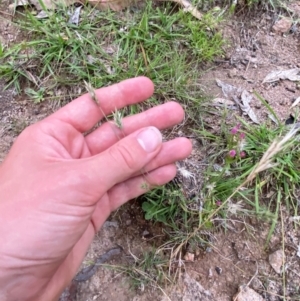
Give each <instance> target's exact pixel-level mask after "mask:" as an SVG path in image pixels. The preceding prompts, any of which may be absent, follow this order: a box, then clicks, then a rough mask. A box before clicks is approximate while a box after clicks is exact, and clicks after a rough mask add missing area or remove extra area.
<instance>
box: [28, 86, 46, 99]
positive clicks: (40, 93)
mask: <svg viewBox="0 0 300 301" xmlns="http://www.w3.org/2000/svg"><path fill="white" fill-rule="evenodd" d="M25 93H26V94H27V95H28V96H29V97H30V98H31V99H32V100H33V101H34V102H35V103H40V102H42V101H43V100H44V93H45V89H44V88H41V89H39V90H38V91H35V90H33V89H31V88H26V89H25Z"/></svg>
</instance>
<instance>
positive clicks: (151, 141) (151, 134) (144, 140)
mask: <svg viewBox="0 0 300 301" xmlns="http://www.w3.org/2000/svg"><path fill="white" fill-rule="evenodd" d="M137 140H138V142H139V144H140V145H141V147H142V148H143V149H144V150H145V151H146V152H147V153H151V152H154V151H155V150H156V149H157V147H158V146H159V145H160V144H161V142H162V136H161V133H160V131H159V130H158V129H157V128H155V127H149V128H147V129H145V130H143V131H142V132H140V133H139V134H138V136H137Z"/></svg>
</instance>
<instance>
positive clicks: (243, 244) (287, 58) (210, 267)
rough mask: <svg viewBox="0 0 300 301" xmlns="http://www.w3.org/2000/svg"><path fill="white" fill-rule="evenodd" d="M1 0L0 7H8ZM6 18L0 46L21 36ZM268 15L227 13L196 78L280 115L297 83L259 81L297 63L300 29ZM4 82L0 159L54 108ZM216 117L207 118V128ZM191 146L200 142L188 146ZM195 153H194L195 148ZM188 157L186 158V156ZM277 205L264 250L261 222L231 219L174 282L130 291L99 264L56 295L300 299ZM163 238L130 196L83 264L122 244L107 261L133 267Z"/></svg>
mask: <svg viewBox="0 0 300 301" xmlns="http://www.w3.org/2000/svg"><path fill="white" fill-rule="evenodd" d="M4 4H5V3H4ZM4 4H2V5H1V6H2V7H1V10H2V11H7V10H6V7H7V6H5V5H4ZM292 5H293V9H294V10H295V11H297V9H296V8H298V9H299V7H300V4H299V2H294V3H293V4H292ZM299 11H300V9H299ZM8 20H9V19H8V16H7V15H6V14H3V15H2V17H1V18H0V41H1V42H2V43H7V44H9V43H12V42H14V41H15V40H16V39H17V40H18V39H21V38H20V33H19V31H18V30H17V29H16V28H15V27H14V26H13V25H11V22H10V21H8ZM274 21H276V19H274V18H273V15H270V14H269V13H265V14H262V13H261V14H260V15H259V16H257V17H253V18H247V20H244V19H243V18H241V17H233V18H232V20H231V21H228V22H226V23H225V24H223V27H224V29H223V33H224V35H225V37H227V39H228V43H229V45H230V47H228V48H227V50H226V52H227V53H226V56H225V57H224V58H220V59H218V60H216V61H215V62H214V64H213V65H211V66H209V67H210V69H209V71H203V70H199V83H200V84H201V85H202V87H203V88H204V90H205V92H206V94H208V95H211V96H212V99H213V98H215V97H223V95H222V91H221V89H220V88H219V87H218V86H217V85H216V82H215V80H216V78H218V79H220V80H222V81H224V82H227V83H230V84H232V85H235V86H237V87H242V88H244V89H247V90H248V91H249V92H253V91H257V92H258V93H259V94H260V95H262V96H263V97H264V98H265V99H266V100H267V101H268V103H269V104H270V106H271V107H272V108H273V109H274V111H275V112H276V114H277V115H278V116H279V118H280V119H281V120H283V121H285V120H286V119H287V118H289V115H290V113H291V111H290V106H291V104H292V103H293V101H294V100H295V99H296V98H297V97H299V96H300V90H299V86H298V83H297V82H292V81H287V80H285V81H279V82H277V83H273V84H262V81H263V79H264V77H265V76H266V75H267V74H268V73H269V72H271V71H274V70H280V69H289V68H296V67H300V55H299V32H298V29H297V30H296V31H295V32H293V33H290V32H288V33H287V34H278V33H274V32H272V25H273V23H274ZM4 86H5V83H4V82H3V81H2V82H0V162H1V161H2V160H3V159H4V158H5V155H6V154H7V152H8V151H9V148H10V146H11V145H12V143H13V141H14V140H15V138H16V137H17V136H18V134H19V133H20V132H21V131H22V130H23V129H24V128H25V127H26V126H28V125H29V124H32V123H34V122H36V121H38V120H40V119H42V118H44V117H45V116H47V115H49V114H51V113H52V112H53V111H55V110H56V109H57V108H58V105H57V104H55V105H54V104H53V103H50V102H44V103H42V104H39V105H37V104H34V103H33V102H32V101H31V100H30V99H28V98H27V97H26V96H24V95H23V96H16V95H15V92H14V90H13V89H8V90H4V89H3V88H4ZM251 107H252V108H253V109H254V111H255V113H256V114H257V116H258V118H259V121H260V122H264V121H266V120H269V117H268V112H267V111H266V109H265V108H264V107H263V106H262V105H261V103H260V102H259V101H258V100H257V99H255V98H254V100H253V102H252V103H251ZM244 118H248V117H247V116H245V117H244ZM216 122H217V121H216V120H215V119H214V118H212V119H211V123H212V126H214V123H216ZM195 147H196V148H199V147H200V146H199V145H197V144H195ZM194 153H195V154H197V153H198V154H199V153H201V149H196V150H195V151H194ZM189 160H191V161H192V160H193V157H191V158H190V159H189ZM187 162H189V161H187ZM187 164H189V163H187ZM281 210H282V215H283V220H282V221H281V223H282V224H278V225H277V227H276V229H275V231H274V235H273V237H272V239H271V242H270V245H269V247H268V248H265V242H266V237H267V234H268V230H269V228H268V225H267V224H264V223H263V222H259V223H258V222H257V221H255V220H244V221H241V220H238V219H232V220H230V221H229V224H230V227H229V229H228V230H227V232H226V233H225V232H224V231H219V232H217V233H214V234H213V235H211V242H212V244H213V247H212V248H206V249H203V248H202V247H200V246H199V248H198V250H195V254H194V255H195V260H194V261H193V262H185V263H184V266H183V267H182V268H181V271H180V272H181V274H180V276H179V281H178V282H177V283H176V284H174V285H169V286H166V287H164V288H163V291H162V290H160V289H157V288H154V287H152V286H151V285H148V286H146V287H140V288H139V289H137V290H136V289H135V290H134V289H132V288H131V280H130V278H129V277H128V276H127V275H126V273H124V272H121V270H120V269H118V268H114V267H111V268H109V267H107V266H99V268H98V270H97V272H96V273H95V274H94V275H93V276H92V278H91V279H89V280H87V281H83V282H80V283H77V282H75V281H74V282H73V284H72V287H71V289H69V290H68V291H66V292H64V295H63V296H62V297H61V300H62V301H66V300H69V301H75V300H77V301H90V300H99V301H100V300H101V301H102V300H120V301H129V300H134V301H150V300H151V301H153V300H164V301H165V300H172V301H173V300H174V301H177V300H178V301H179V300H184V301H187V300H202V301H206V300H216V301H227V300H235V297H234V296H235V294H236V293H237V292H238V289H239V287H240V286H242V285H246V286H249V287H250V288H252V289H254V290H255V291H256V292H257V293H258V294H259V295H260V296H261V297H262V299H261V300H266V301H277V300H278V301H279V300H300V285H299V283H300V258H299V257H300V254H299V253H300V251H299V248H300V247H299V246H300V232H299V230H297V229H295V227H294V224H293V220H292V219H291V218H290V217H289V216H288V214H287V213H286V212H285V209H284V207H282V208H281ZM282 229H283V230H282ZM164 238H165V234H164V232H163V226H162V225H160V224H155V225H154V224H152V223H151V222H149V221H146V220H145V219H144V217H143V212H142V211H141V206H140V203H139V202H138V201H131V202H129V203H128V204H126V205H125V206H123V207H122V208H121V209H120V210H118V211H117V212H115V213H114V214H113V215H112V216H111V218H110V220H109V221H108V222H106V223H105V225H104V226H103V228H102V229H101V231H99V233H98V234H97V236H96V237H95V239H94V241H93V243H92V245H91V247H90V250H89V252H88V253H87V255H86V259H85V261H84V263H83V267H84V266H88V265H89V264H90V263H91V262H93V261H95V260H96V259H97V258H98V257H99V256H100V255H102V254H104V253H105V252H107V251H108V250H110V249H112V248H114V247H116V246H120V247H121V248H122V252H121V255H119V256H116V257H112V258H111V259H110V260H108V261H107V262H106V264H107V265H110V266H126V265H132V264H133V263H134V258H135V257H137V258H142V254H143V252H145V251H149V250H151V249H152V247H153V246H158V245H160V243H162V242H163V241H164ZM283 242H284V247H283ZM277 250H282V251H283V253H284V255H285V257H284V265H285V272H284V274H282V273H280V274H278V273H276V272H275V270H274V269H273V268H272V267H271V265H270V263H269V255H270V254H271V253H273V252H274V251H277ZM297 252H298V255H297ZM283 275H284V277H285V279H284V277H283ZM284 295H285V299H284V298H283V297H282V296H284ZM249 300H250V299H249ZM251 300H252V299H251ZM253 300H254V299H253ZM255 300H256V299H255Z"/></svg>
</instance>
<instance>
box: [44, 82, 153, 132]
mask: <svg viewBox="0 0 300 301" xmlns="http://www.w3.org/2000/svg"><path fill="white" fill-rule="evenodd" d="M153 91H154V86H153V83H152V81H151V80H150V79H149V78H147V77H136V78H132V79H127V80H124V81H122V82H120V83H117V84H114V85H112V86H109V87H105V88H101V89H97V90H95V93H96V98H97V100H98V101H99V105H98V104H96V103H95V102H94V101H93V99H92V97H91V95H89V94H84V95H82V96H80V97H78V98H77V99H75V100H73V101H72V102H70V103H69V104H67V105H66V106H64V107H63V108H61V109H60V110H58V111H57V112H55V113H54V114H52V115H50V116H49V117H48V118H47V119H48V120H49V119H53V118H54V119H58V120H60V121H63V122H66V123H68V124H70V125H72V126H73V127H74V128H75V129H76V130H78V131H79V132H82V133H83V132H86V131H88V130H90V129H91V128H92V127H93V126H94V125H95V124H96V123H97V122H99V121H100V120H101V119H102V118H103V117H104V116H103V113H104V114H105V115H107V114H109V113H111V112H112V111H114V110H115V109H120V108H122V107H125V106H127V105H132V104H135V103H139V102H141V101H144V100H146V99H147V98H149V97H150V96H151V95H152V94H153Z"/></svg>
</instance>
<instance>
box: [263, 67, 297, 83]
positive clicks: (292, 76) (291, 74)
mask: <svg viewBox="0 0 300 301" xmlns="http://www.w3.org/2000/svg"><path fill="white" fill-rule="evenodd" d="M280 79H288V80H290V81H300V69H299V68H293V69H288V70H280V71H272V72H270V73H269V74H268V75H267V76H266V77H265V79H264V80H263V84H264V83H273V82H276V81H279V80H280Z"/></svg>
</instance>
